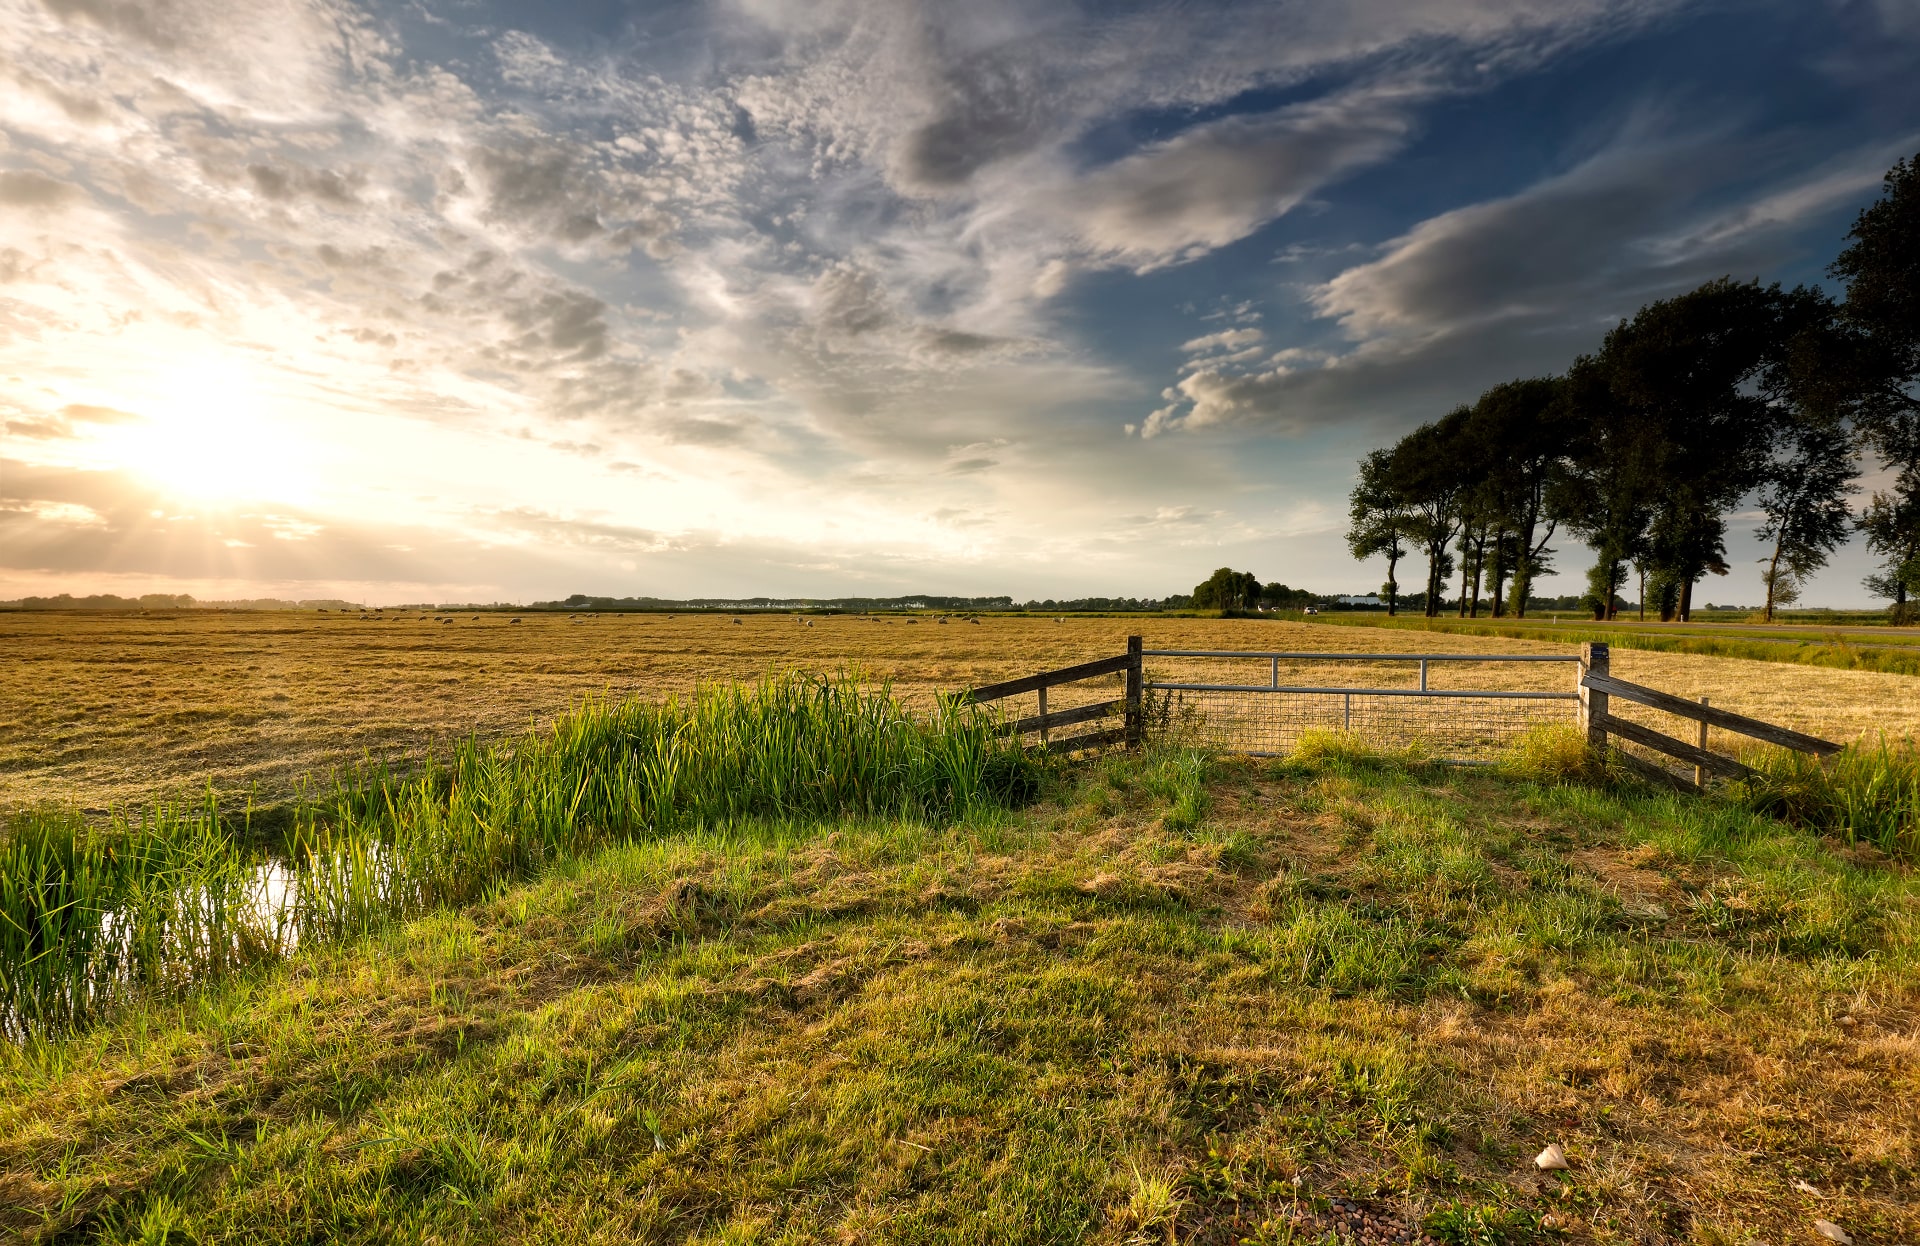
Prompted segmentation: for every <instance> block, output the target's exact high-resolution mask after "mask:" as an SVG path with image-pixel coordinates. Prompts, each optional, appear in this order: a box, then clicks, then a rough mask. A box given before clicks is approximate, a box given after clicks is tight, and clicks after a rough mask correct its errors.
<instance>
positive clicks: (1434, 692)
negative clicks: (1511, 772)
mask: <svg viewBox="0 0 1920 1246" xmlns="http://www.w3.org/2000/svg"><path fill="white" fill-rule="evenodd" d="M1147 687H1149V688H1159V689H1166V690H1170V691H1174V692H1287V693H1311V692H1321V693H1326V694H1328V695H1330V696H1369V697H1468V698H1471V699H1473V700H1475V701H1484V700H1497V701H1578V700H1579V699H1580V694H1579V693H1577V692H1471V691H1460V690H1456V689H1449V688H1360V687H1355V688H1345V687H1341V688H1295V687H1289V686H1285V685H1282V686H1281V687H1278V688H1276V687H1274V686H1273V685H1271V684H1171V683H1161V682H1160V681H1158V680H1153V679H1149V680H1148V681H1147Z"/></svg>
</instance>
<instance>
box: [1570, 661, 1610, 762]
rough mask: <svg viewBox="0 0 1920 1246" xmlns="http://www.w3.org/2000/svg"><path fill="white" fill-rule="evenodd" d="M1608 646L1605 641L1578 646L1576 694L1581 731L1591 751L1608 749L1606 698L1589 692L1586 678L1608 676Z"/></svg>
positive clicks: (1593, 691) (1598, 692)
mask: <svg viewBox="0 0 1920 1246" xmlns="http://www.w3.org/2000/svg"><path fill="white" fill-rule="evenodd" d="M1607 673H1608V672H1607V646H1606V643H1605V642H1604V641H1588V642H1587V643H1585V644H1583V645H1581V646H1580V666H1579V675H1578V676H1576V677H1575V680H1574V683H1575V689H1574V690H1575V691H1576V692H1578V693H1579V694H1580V727H1581V730H1583V731H1584V732H1586V736H1587V744H1588V746H1589V747H1591V748H1596V749H1605V748H1606V747H1607V694H1606V693H1604V692H1600V691H1597V690H1595V689H1593V688H1589V687H1587V685H1586V676H1588V675H1599V676H1601V677H1602V678H1604V677H1605V676H1606V675H1607Z"/></svg>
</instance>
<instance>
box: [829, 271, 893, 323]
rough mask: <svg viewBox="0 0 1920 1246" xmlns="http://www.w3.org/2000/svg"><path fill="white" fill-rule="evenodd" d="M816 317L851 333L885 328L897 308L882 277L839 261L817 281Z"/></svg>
mask: <svg viewBox="0 0 1920 1246" xmlns="http://www.w3.org/2000/svg"><path fill="white" fill-rule="evenodd" d="M813 307H814V313H813V314H814V320H815V322H816V323H817V324H819V325H820V327H821V328H823V329H826V330H827V331H829V332H831V333H834V334H840V335H844V336H848V337H857V336H859V335H860V334H863V333H873V332H875V331H877V330H880V329H884V328H886V327H887V325H888V324H890V323H891V322H892V320H893V312H892V310H891V308H890V307H889V300H888V298H887V293H886V290H885V288H884V287H882V285H881V284H880V278H879V277H878V276H876V275H875V274H874V273H873V272H871V271H869V270H867V269H865V268H861V267H858V266H856V265H853V264H837V265H835V266H834V267H832V268H830V269H828V270H827V271H826V272H824V273H822V274H821V275H820V277H819V279H818V280H816V281H815V282H814V283H813Z"/></svg>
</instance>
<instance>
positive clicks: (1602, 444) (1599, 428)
mask: <svg viewBox="0 0 1920 1246" xmlns="http://www.w3.org/2000/svg"><path fill="white" fill-rule="evenodd" d="M1566 395H1567V404H1568V409H1569V411H1570V412H1571V414H1572V426H1571V428H1570V430H1569V436H1568V439H1567V451H1568V452H1567V457H1566V460H1565V461H1564V462H1563V463H1562V464H1561V465H1560V467H1559V469H1558V470H1557V471H1555V472H1554V473H1553V475H1552V477H1551V479H1550V480H1549V482H1548V486H1547V499H1546V505H1547V509H1548V512H1549V513H1550V514H1551V515H1552V516H1553V517H1554V518H1555V519H1556V520H1558V521H1559V522H1560V523H1561V524H1562V525H1563V526H1565V527H1566V528H1567V530H1568V531H1570V532H1572V533H1573V534H1574V535H1575V536H1577V537H1579V538H1580V539H1581V540H1583V541H1585V542H1586V543H1587V545H1588V547H1589V548H1591V549H1592V550H1593V556H1594V558H1593V567H1592V569H1591V570H1590V571H1588V573H1587V598H1588V602H1589V604H1590V605H1591V606H1592V607H1593V610H1594V617H1596V618H1612V617H1613V613H1614V601H1615V598H1616V597H1617V596H1618V595H1619V592H1620V588H1621V586H1622V585H1624V584H1625V583H1626V581H1627V564H1628V563H1629V562H1633V561H1644V555H1645V551H1646V535H1647V524H1648V521H1649V518H1650V517H1651V515H1652V511H1653V503H1654V497H1655V494H1656V492H1657V490H1658V487H1659V481H1658V475H1657V464H1656V462H1655V459H1654V454H1653V450H1654V446H1655V443H1656V439H1655V438H1654V437H1653V436H1652V435H1651V433H1650V431H1649V430H1648V429H1646V428H1645V427H1644V426H1645V425H1646V424H1647V422H1648V421H1647V417H1646V413H1645V412H1643V411H1641V410H1639V409H1638V408H1636V407H1634V406H1631V405H1628V404H1625V403H1618V402H1614V401H1611V396H1610V390H1609V387H1608V384H1607V376H1606V371H1605V369H1604V367H1603V366H1602V365H1601V364H1600V363H1599V362H1598V361H1596V360H1595V359H1594V358H1593V357H1592V356H1588V355H1583V356H1581V357H1580V358H1579V359H1577V360H1575V361H1574V365H1573V367H1572V368H1571V369H1569V371H1568V373H1567V378H1566Z"/></svg>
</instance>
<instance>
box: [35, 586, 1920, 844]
mask: <svg viewBox="0 0 1920 1246" xmlns="http://www.w3.org/2000/svg"><path fill="white" fill-rule="evenodd" d="M380 617H381V618H383V619H392V620H394V621H391V622H378V623H362V622H359V621H358V619H357V618H356V617H355V616H352V615H340V614H312V613H291V612H289V613H220V612H213V611H189V612H181V613H177V614H155V615H152V616H139V615H118V614H81V613H75V614H51V613H38V612H35V613H18V612H15V613H4V614H0V651H4V652H5V653H6V654H7V658H8V660H7V661H6V662H3V663H0V812H4V811H6V810H15V809H21V808H26V807H30V806H34V805H38V804H42V803H45V802H55V803H59V804H66V805H73V806H77V807H82V808H86V809H91V810H95V811H104V810H107V809H109V808H141V807H145V806H146V805H148V804H150V803H151V802H152V801H154V800H157V799H161V798H173V797H181V796H187V797H192V796H194V795H196V794H197V792H198V791H199V790H200V789H201V788H203V787H204V786H205V785H206V784H207V783H209V782H211V783H212V784H213V785H214V786H215V787H216V788H217V789H219V790H220V791H222V792H224V793H228V794H234V795H238V796H244V795H245V794H246V793H247V792H249V791H251V792H253V793H254V794H255V796H256V797H257V799H258V800H259V801H261V802H262V803H263V804H266V805H273V804H277V803H279V802H282V801H284V800H286V799H287V798H288V796H289V795H290V794H291V793H292V791H293V790H294V788H295V785H296V784H297V782H298V781H299V780H301V779H302V778H303V777H306V776H313V775H321V776H324V775H325V774H326V772H327V771H328V770H329V769H332V768H335V767H338V766H340V765H341V764H343V763H346V762H350V761H353V760H355V759H357V758H359V757H361V756H362V755H364V754H369V753H371V754H373V755H375V756H379V757H385V758H396V759H400V758H407V757H418V756H420V755H423V754H424V753H425V752H426V751H428V750H429V749H432V748H438V749H440V750H441V751H442V752H444V751H445V749H446V748H447V747H448V746H449V745H450V743H451V742H452V741H454V740H456V739H458V738H461V737H463V736H467V735H470V734H477V735H479V736H481V737H483V738H497V737H499V736H501V735H504V734H506V733H509V732H513V731H518V730H520V729H522V728H524V727H526V726H527V725H528V724H529V723H534V722H547V721H550V720H552V719H553V718H554V717H555V716H557V715H558V714H560V713H561V712H563V711H564V710H565V709H566V708H567V707H568V706H569V705H571V704H574V703H577V702H578V701H579V700H580V699H581V698H583V697H586V696H588V695H592V694H597V693H601V692H611V693H613V694H616V695H619V694H625V693H636V694H640V695H643V696H649V697H651V696H658V695H661V694H664V693H667V692H673V691H685V690H687V689H689V688H691V687H692V686H693V685H694V684H696V683H697V682H699V681H700V680H702V679H717V678H740V679H755V678H758V677H759V676H761V675H763V674H765V673H766V672H767V671H768V670H769V669H771V668H775V667H785V666H802V667H808V668H812V669H816V670H823V671H832V670H836V669H839V668H842V667H845V666H861V667H865V668H867V669H869V670H870V671H872V672H873V673H875V674H877V675H880V676H883V677H886V678H890V679H891V680H892V681H893V682H894V684H895V686H896V688H897V689H898V690H899V691H900V692H902V693H903V694H904V695H906V696H907V697H908V698H909V699H912V700H916V701H917V703H919V704H923V705H928V704H931V702H932V698H933V694H934V693H936V692H939V691H948V690H953V689H957V688H962V687H966V686H969V685H972V684H976V683H980V682H985V681H990V680H993V679H999V678H1006V677H1010V676H1013V675H1018V674H1023V673H1026V672H1029V671H1033V670H1036V669H1041V668H1045V667H1050V666H1057V665H1063V664H1066V663H1071V662H1076V661H1082V660H1085V659H1087V658H1091V657H1097V656H1102V655H1105V654H1109V653H1117V652H1119V651H1120V650H1121V649H1122V648H1124V645H1125V638H1126V636H1127V635H1128V634H1129V633H1131V632H1139V633H1142V634H1144V635H1145V637H1146V639H1147V644H1148V646H1149V647H1150V648H1224V649H1284V650H1311V651H1347V652H1352V651H1362V650H1366V651H1383V652H1420V651H1426V650H1432V649H1435V648H1444V649H1447V650H1451V651H1462V652H1535V653H1567V652H1571V651H1572V650H1573V645H1572V644H1570V643H1566V642H1558V643H1556V642H1554V641H1552V640H1551V639H1541V638H1539V637H1531V638H1508V637H1500V636H1474V635H1448V636H1446V637H1444V639H1442V638H1440V637H1437V636H1434V635H1431V634H1427V633H1423V632H1419V631H1407V630H1385V629H1362V628H1351V627H1339V626H1325V625H1315V624H1304V623H1290V622H1280V621H1274V620H1243V619H1174V618H1165V619H1163V618H1155V617H1144V618H1124V617H1123V618H1074V617H1068V618H1067V619H1066V620H1065V621H1063V622H1055V621H1053V620H1051V619H1045V618H1021V617H994V616H982V619H981V621H980V622H979V623H978V624H969V623H963V622H959V621H954V622H952V623H949V624H936V623H935V622H934V621H933V620H932V619H931V618H927V617H922V618H920V619H919V621H918V622H908V621H907V620H906V619H904V618H897V617H896V618H885V619H865V618H859V617H853V616H823V617H818V618H815V619H813V620H812V623H813V625H812V626H806V625H805V624H803V623H799V622H796V621H795V620H794V619H793V618H791V617H788V616H743V621H742V622H741V623H740V624H739V625H735V624H733V623H732V621H731V618H730V617H729V616H724V615H722V616H713V615H701V616H689V615H681V616H679V617H677V618H675V617H669V616H665V615H597V616H585V615H583V616H580V619H579V620H578V621H575V620H573V619H570V618H568V617H567V616H564V615H545V614H541V615H534V614H529V615H526V616H524V621H523V622H522V623H519V624H513V623H510V622H509V621H508V620H509V618H510V617H512V616H507V615H499V614H483V615H481V616H479V617H478V618H477V619H476V618H475V617H474V616H472V615H458V616H453V617H455V618H456V619H457V621H456V622H453V623H448V624H440V623H435V622H432V621H431V619H432V617H433V616H426V617H422V616H419V615H412V614H409V615H405V616H395V615H383V616H380ZM440 617H447V616H444V615H442V616H440ZM1613 668H1614V671H1615V673H1616V674H1618V675H1620V676H1622V677H1623V678H1627V679H1631V680H1637V681H1639V682H1642V683H1646V684H1650V685H1652V686H1654V687H1658V688H1662V689H1665V690H1667V691H1671V692H1674V693H1676V694H1678V695H1681V696H1687V697H1699V696H1703V695H1706V696H1711V697H1712V699H1713V701H1714V703H1715V704H1717V705H1721V706H1724V707H1726V708H1729V709H1734V710H1738V711H1740V712H1743V713H1747V714H1751V715H1753V716H1755V717H1759V718H1764V719H1767V720H1769V721H1773V722H1779V723H1782V724H1784V725H1787V726H1792V727H1796V728H1799V729H1801V730H1805V731H1811V732H1814V733H1816V734H1822V735H1826V736H1829V737H1830V738H1833V739H1837V740H1849V739H1853V738H1856V737H1858V736H1861V735H1863V734H1865V735H1871V734H1873V733H1876V732H1880V731H1886V732H1889V733H1893V734H1896V735H1900V734H1904V733H1907V732H1909V731H1912V730H1914V729H1916V728H1920V678H1907V677H1903V676H1892V675H1885V674H1881V673H1877V672H1873V671H1866V670H1839V669H1831V668H1825V667H1813V666H1795V665H1787V664H1779V663H1765V662H1754V661H1743V660H1738V659H1729V658H1719V657H1712V656H1704V655H1696V654H1686V653H1655V652H1646V651H1640V650H1627V649H1619V650H1616V653H1615V656H1614V663H1613ZM1552 669H1553V670H1555V671H1559V670H1560V669H1561V668H1557V667H1556V668H1552ZM1260 674H1261V675H1262V676H1264V674H1265V672H1264V671H1262V672H1260ZM1328 674H1329V672H1326V671H1321V672H1318V673H1317V675H1319V676H1325V675H1328ZM1406 677H1407V674H1406V671H1405V669H1404V668H1403V669H1401V670H1400V671H1399V672H1397V673H1394V674H1385V673H1369V674H1368V675H1367V678H1369V679H1375V678H1377V679H1381V680H1385V679H1388V678H1398V679H1402V680H1404V679H1405V678H1406ZM1533 677H1540V676H1539V673H1538V672H1535V673H1534V676H1533ZM1463 678H1464V676H1463ZM1474 678H1475V679H1476V680H1478V681H1479V682H1480V684H1481V686H1489V687H1491V686H1499V684H1498V682H1497V681H1498V680H1499V679H1502V678H1514V679H1517V678H1520V674H1519V673H1518V672H1513V671H1508V672H1505V673H1502V672H1499V671H1497V670H1495V669H1492V668H1481V671H1480V673H1478V674H1476V675H1475V677H1474ZM1555 678H1560V676H1558V675H1556V676H1555ZM1456 686H1457V685H1456ZM1087 695H1089V696H1091V695H1095V693H1093V692H1089V693H1088V694H1087ZM1099 695H1112V693H1111V692H1110V691H1109V692H1102V693H1099ZM1057 704H1058V703H1057ZM1057 704H1056V707H1057ZM1030 708H1031V707H1030V706H1029V707H1028V710H1029V712H1030ZM1628 712H1629V713H1635V712H1637V711H1628ZM1649 721H1650V722H1652V723H1654V725H1657V726H1661V727H1663V729H1667V730H1678V729H1679V728H1678V726H1677V725H1676V724H1673V723H1666V722H1661V721H1659V718H1658V717H1657V716H1656V717H1651V718H1649Z"/></svg>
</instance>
